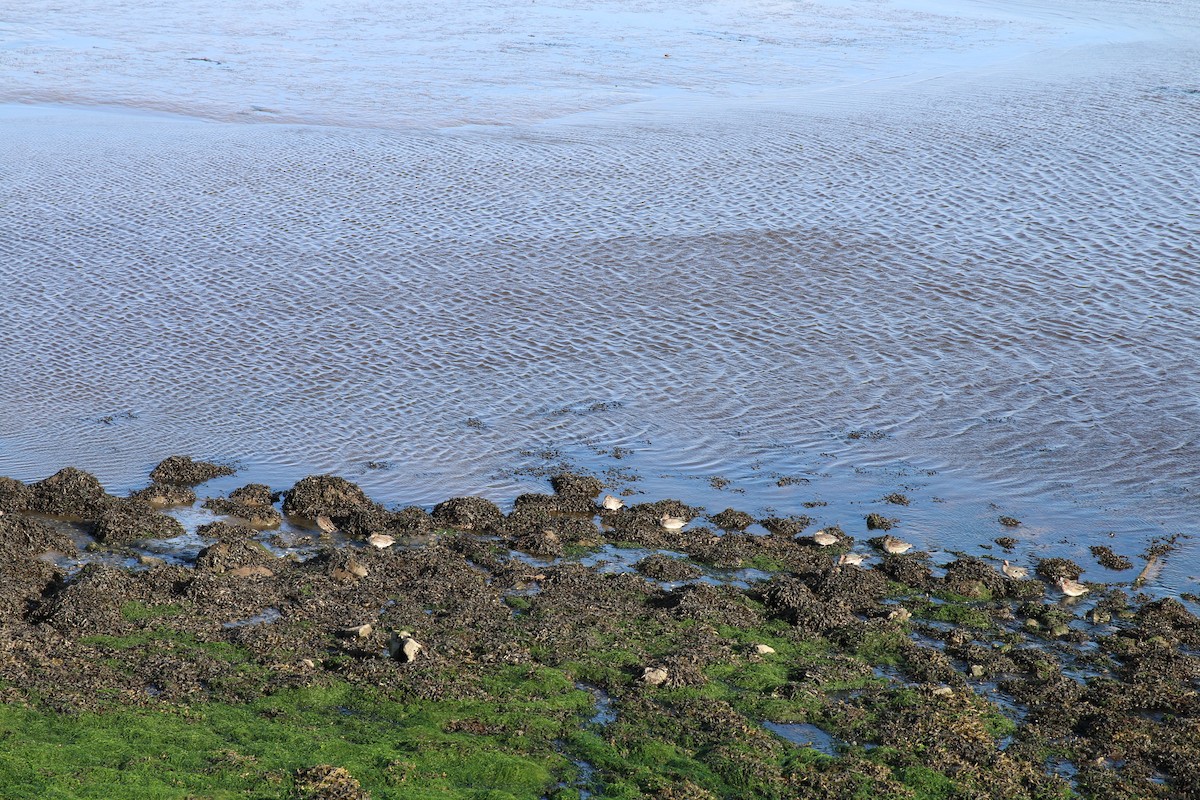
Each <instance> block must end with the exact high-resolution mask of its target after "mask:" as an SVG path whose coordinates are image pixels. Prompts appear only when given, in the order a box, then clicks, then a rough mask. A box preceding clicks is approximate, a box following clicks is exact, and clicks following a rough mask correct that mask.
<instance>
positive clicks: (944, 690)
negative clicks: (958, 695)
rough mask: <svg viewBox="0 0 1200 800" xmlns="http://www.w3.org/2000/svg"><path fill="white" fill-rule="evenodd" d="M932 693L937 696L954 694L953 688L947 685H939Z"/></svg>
mask: <svg viewBox="0 0 1200 800" xmlns="http://www.w3.org/2000/svg"><path fill="white" fill-rule="evenodd" d="M933 693H934V694H935V695H937V696H938V697H949V696H950V695H952V694H954V690H953V689H951V688H950V687H949V686H939V687H938V688H936V689H934V690H933Z"/></svg>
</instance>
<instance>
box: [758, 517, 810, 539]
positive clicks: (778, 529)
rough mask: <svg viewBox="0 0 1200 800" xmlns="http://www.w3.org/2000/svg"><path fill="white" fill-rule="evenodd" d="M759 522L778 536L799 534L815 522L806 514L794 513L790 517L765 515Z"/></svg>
mask: <svg viewBox="0 0 1200 800" xmlns="http://www.w3.org/2000/svg"><path fill="white" fill-rule="evenodd" d="M758 524H759V525H762V526H763V527H764V528H766V529H767V530H769V531H770V532H771V533H773V534H775V535H776V536H798V535H799V534H800V533H802V532H803V531H804V529H805V528H807V527H808V526H809V525H812V524H813V519H812V517H809V516H805V515H804V514H793V515H792V516H790V517H765V518H764V519H760V520H759V521H758Z"/></svg>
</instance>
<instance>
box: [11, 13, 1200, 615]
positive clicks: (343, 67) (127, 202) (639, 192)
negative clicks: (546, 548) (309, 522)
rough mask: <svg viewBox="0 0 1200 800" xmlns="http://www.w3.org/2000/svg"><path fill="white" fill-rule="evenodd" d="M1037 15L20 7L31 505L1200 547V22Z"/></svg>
mask: <svg viewBox="0 0 1200 800" xmlns="http://www.w3.org/2000/svg"><path fill="white" fill-rule="evenodd" d="M1041 5H1043V6H1051V7H1052V8H1051V9H1046V8H1044V7H1032V6H1029V5H1025V4H1021V3H1010V2H990V3H943V2H938V1H937V0H929V1H928V2H900V3H887V4H879V3H866V2H844V3H791V4H789V3H772V2H763V1H759V2H753V1H750V2H718V3H708V4H700V5H697V4H687V6H686V8H681V7H677V6H676V5H674V4H668V3H655V2H636V0H624V1H623V2H613V3H608V4H603V5H598V4H592V3H588V4H583V3H579V4H576V3H561V4H557V5H546V4H541V3H539V4H536V5H515V4H511V5H505V4H504V3H490V4H487V5H484V4H479V5H475V6H461V5H460V4H453V6H452V5H450V4H446V5H443V6H439V5H438V4H436V3H435V4H433V5H422V6H421V7H420V9H416V7H410V6H401V5H399V4H394V5H393V4H387V3H382V4H381V3H365V2H359V3H355V2H331V3H318V2H299V3H272V4H267V3H251V4H242V3H238V4H234V3H232V2H214V3H209V4H205V6H206V8H205V9H204V10H201V11H199V12H197V11H195V9H194V7H193V4H184V3H171V2H166V3H162V4H156V8H155V9H153V10H147V9H145V8H144V7H142V6H141V4H133V3H122V2H111V1H110V2H105V3H86V2H85V3H75V4H71V5H69V6H61V7H58V8H57V10H53V9H44V8H42V9H36V10H35V9H32V8H31V7H30V6H28V4H24V3H14V2H10V0H0V74H3V75H4V76H5V81H4V84H3V86H0V102H7V103H8V104H7V105H4V106H0V108H2V109H3V110H0V209H2V213H0V287H3V292H2V295H0V365H2V367H3V368H2V370H0V375H2V377H3V380H2V381H0V474H8V475H12V476H14V477H19V478H22V479H24V480H35V479H39V478H42V477H45V476H46V475H48V474H50V473H51V472H54V471H55V470H57V469H58V468H60V467H61V466H64V465H67V464H74V465H77V466H80V467H82V468H85V469H89V470H92V471H94V472H96V473H97V474H98V475H99V476H100V477H101V479H102V480H103V481H105V483H106V485H107V486H108V487H109V489H110V490H113V491H119V490H121V489H127V488H131V487H134V486H136V485H140V484H142V483H144V481H145V476H146V473H147V472H148V471H149V469H150V467H151V466H153V464H154V463H156V462H157V461H158V460H160V459H161V458H163V457H165V456H166V455H169V454H171V453H176V452H184V453H190V454H192V455H195V456H197V457H208V458H218V459H229V460H233V461H236V462H238V463H239V464H240V465H241V466H242V468H243V469H242V472H241V474H240V475H239V477H238V480H239V481H241V482H244V481H245V480H246V479H248V478H255V479H260V480H264V481H266V482H268V483H271V484H272V485H275V486H277V487H280V488H282V487H285V486H287V485H289V484H290V483H291V482H292V481H293V480H295V479H296V478H298V477H300V476H302V475H305V474H309V473H313V472H324V471H333V472H338V473H340V474H343V475H345V476H346V477H349V478H351V479H353V480H356V481H358V482H360V483H361V484H362V485H363V486H364V487H365V488H367V489H368V491H369V492H371V493H372V494H373V495H374V496H375V497H377V498H378V499H380V500H383V501H386V502H396V503H400V502H403V503H412V502H417V503H427V504H428V503H433V502H436V501H438V500H441V499H444V498H445V497H448V496H451V495H454V494H463V493H473V494H484V495H487V496H490V497H492V498H494V499H497V500H500V501H504V500H508V499H511V497H512V496H514V495H515V494H517V493H519V492H521V491H525V490H528V489H530V488H534V487H537V486H540V485H541V484H540V482H539V478H538V477H537V475H538V472H539V471H540V470H542V469H544V468H547V467H553V466H554V465H557V464H570V465H574V466H578V467H582V468H586V469H591V470H594V471H597V472H601V473H604V474H605V475H607V477H608V478H609V479H610V480H611V481H612V483H613V485H614V487H615V488H617V489H628V490H631V491H633V492H640V493H645V494H646V495H648V496H650V497H651V498H652V499H656V498H658V497H662V496H677V497H683V498H684V499H687V500H689V501H690V502H698V503H705V504H707V505H708V506H709V507H710V508H711V509H712V510H719V509H720V508H723V507H725V506H727V505H731V506H734V507H739V508H744V509H746V510H749V511H752V512H755V513H761V512H765V511H766V510H767V509H769V508H773V509H774V510H775V511H777V512H780V513H796V512H798V511H800V510H805V509H802V508H801V504H802V503H805V502H808V503H817V502H822V503H826V504H827V505H823V506H816V507H813V508H810V509H807V513H810V514H813V515H814V516H820V517H821V519H822V521H827V522H830V523H832V522H840V523H841V524H842V525H843V526H844V527H846V528H847V530H848V531H850V532H852V533H855V534H858V535H862V534H863V533H865V531H862V530H860V529H861V527H862V526H861V519H862V516H863V515H864V514H865V513H867V512H868V511H872V510H878V511H884V512H886V513H888V514H889V515H890V516H896V517H899V518H900V520H901V530H902V532H903V533H904V534H905V535H906V536H907V537H909V538H913V539H915V540H916V541H918V543H920V544H921V545H922V546H924V547H929V548H935V547H943V548H945V547H964V548H970V547H974V546H976V545H978V544H980V543H984V542H987V541H989V540H990V539H991V538H993V537H995V536H997V535H1000V534H1001V533H1003V532H1010V531H1005V530H1003V529H1002V528H1001V527H1000V526H999V525H998V523H997V522H996V519H997V516H998V515H1000V514H1009V515H1012V516H1016V517H1019V518H1020V519H1021V520H1022V521H1023V522H1024V524H1023V525H1022V526H1021V528H1019V529H1016V532H1015V534H1014V535H1016V536H1018V538H1020V539H1021V541H1022V544H1021V548H1022V550H1021V551H1019V552H1020V553H1021V554H1022V555H1029V554H1034V553H1041V552H1045V551H1048V550H1055V551H1056V552H1058V551H1062V552H1066V553H1068V554H1072V555H1075V556H1076V557H1077V558H1080V560H1081V561H1084V562H1085V563H1087V564H1089V574H1088V577H1093V578H1095V579H1101V578H1102V577H1104V571H1103V570H1101V569H1100V568H1099V567H1097V566H1094V565H1092V564H1091V560H1090V557H1089V556H1087V555H1086V551H1085V550H1084V549H1083V548H1084V546H1085V545H1088V544H1095V543H1105V544H1111V545H1113V546H1114V548H1115V549H1117V550H1118V551H1121V552H1125V553H1127V554H1129V555H1136V554H1137V553H1138V552H1140V551H1141V550H1142V549H1143V548H1144V547H1145V545H1146V542H1147V541H1148V540H1149V539H1150V537H1153V536H1156V535H1164V534H1170V533H1176V532H1183V533H1189V532H1195V524H1194V519H1195V517H1196V514H1197V512H1200V501H1198V495H1197V485H1196V476H1197V474H1198V473H1200V399H1198V398H1200V366H1198V364H1200V359H1198V358H1197V354H1200V334H1198V333H1197V331H1200V189H1198V188H1197V187H1200V166H1198V165H1200V146H1198V142H1200V82H1198V80H1200V79H1198V78H1197V76H1198V75H1200V12H1198V11H1197V10H1196V9H1195V6H1194V5H1192V4H1190V3H1188V2H1183V0H1180V1H1179V2H1172V1H1171V0H1160V1H1159V2H1151V1H1150V0H1127V1H1126V2H1117V1H1113V2H1083V0H1071V1H1070V2H1063V3H1047V4H1041ZM196 14H199V17H198V18H195V17H194V15H196ZM166 112H169V113H166ZM781 478H782V479H784V480H782V481H781V480H780V479H781ZM781 482H782V483H783V484H784V485H782V486H781V485H779V484H780V483H781ZM894 491H903V492H905V493H907V494H908V495H909V497H910V498H911V499H912V505H911V506H908V507H898V506H882V505H880V504H879V503H877V502H875V501H877V500H878V498H880V497H881V496H883V495H884V494H886V493H888V492H894ZM1114 540H1115V541H1114ZM1197 557H1198V556H1197V551H1196V549H1195V545H1194V544H1193V543H1191V542H1186V541H1185V542H1184V543H1183V549H1182V551H1181V553H1180V554H1178V555H1177V557H1176V558H1175V560H1174V561H1173V562H1171V564H1170V565H1169V566H1168V569H1167V571H1166V572H1164V573H1163V574H1162V575H1161V576H1160V577H1159V580H1160V581H1161V583H1162V585H1164V586H1165V587H1167V588H1168V589H1171V590H1174V591H1186V590H1190V589H1193V588H1194V581H1193V579H1192V577H1191V576H1192V575H1193V574H1196V573H1200V562H1198V561H1197ZM1110 577H1112V576H1110Z"/></svg>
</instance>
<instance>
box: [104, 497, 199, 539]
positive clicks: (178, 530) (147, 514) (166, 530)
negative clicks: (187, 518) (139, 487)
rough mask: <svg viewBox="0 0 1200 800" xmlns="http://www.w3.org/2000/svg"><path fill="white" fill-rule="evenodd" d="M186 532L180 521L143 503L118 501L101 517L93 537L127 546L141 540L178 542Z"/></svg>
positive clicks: (139, 501)
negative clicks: (171, 540)
mask: <svg viewBox="0 0 1200 800" xmlns="http://www.w3.org/2000/svg"><path fill="white" fill-rule="evenodd" d="M184 533H186V531H185V530H184V527H183V525H182V524H181V523H180V522H179V520H177V519H175V518H174V517H168V516H167V515H166V514H163V513H162V512H160V511H158V510H156V509H155V508H154V506H152V505H150V504H149V503H146V502H143V501H141V500H129V499H125V500H116V501H114V502H113V503H112V504H111V505H109V507H108V508H107V509H105V510H104V511H103V512H102V513H101V514H100V517H99V518H98V519H97V520H96V524H95V526H94V527H93V529H92V535H93V536H95V537H96V540H97V541H100V542H103V543H104V544H124V543H126V542H133V541H137V540H139V539H174V538H175V537H176V536H183V535H184Z"/></svg>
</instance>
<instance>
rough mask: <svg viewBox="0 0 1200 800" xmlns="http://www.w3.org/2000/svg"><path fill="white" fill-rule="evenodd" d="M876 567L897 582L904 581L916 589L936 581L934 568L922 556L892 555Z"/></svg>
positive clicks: (929, 585)
mask: <svg viewBox="0 0 1200 800" xmlns="http://www.w3.org/2000/svg"><path fill="white" fill-rule="evenodd" d="M874 569H875V570H877V571H879V572H881V573H883V574H884V575H885V576H887V577H888V578H890V579H892V580H894V581H896V582H897V583H903V584H904V585H906V586H911V587H913V588H914V589H928V588H930V587H931V586H933V584H934V583H936V580H935V579H934V577H933V569H932V568H931V567H930V566H929V564H928V562H927V561H926V560H925V559H924V558H922V557H920V556H910V555H901V556H891V557H889V558H885V559H884V560H883V563H881V564H878V565H877V566H876V567H875V568H874Z"/></svg>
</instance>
